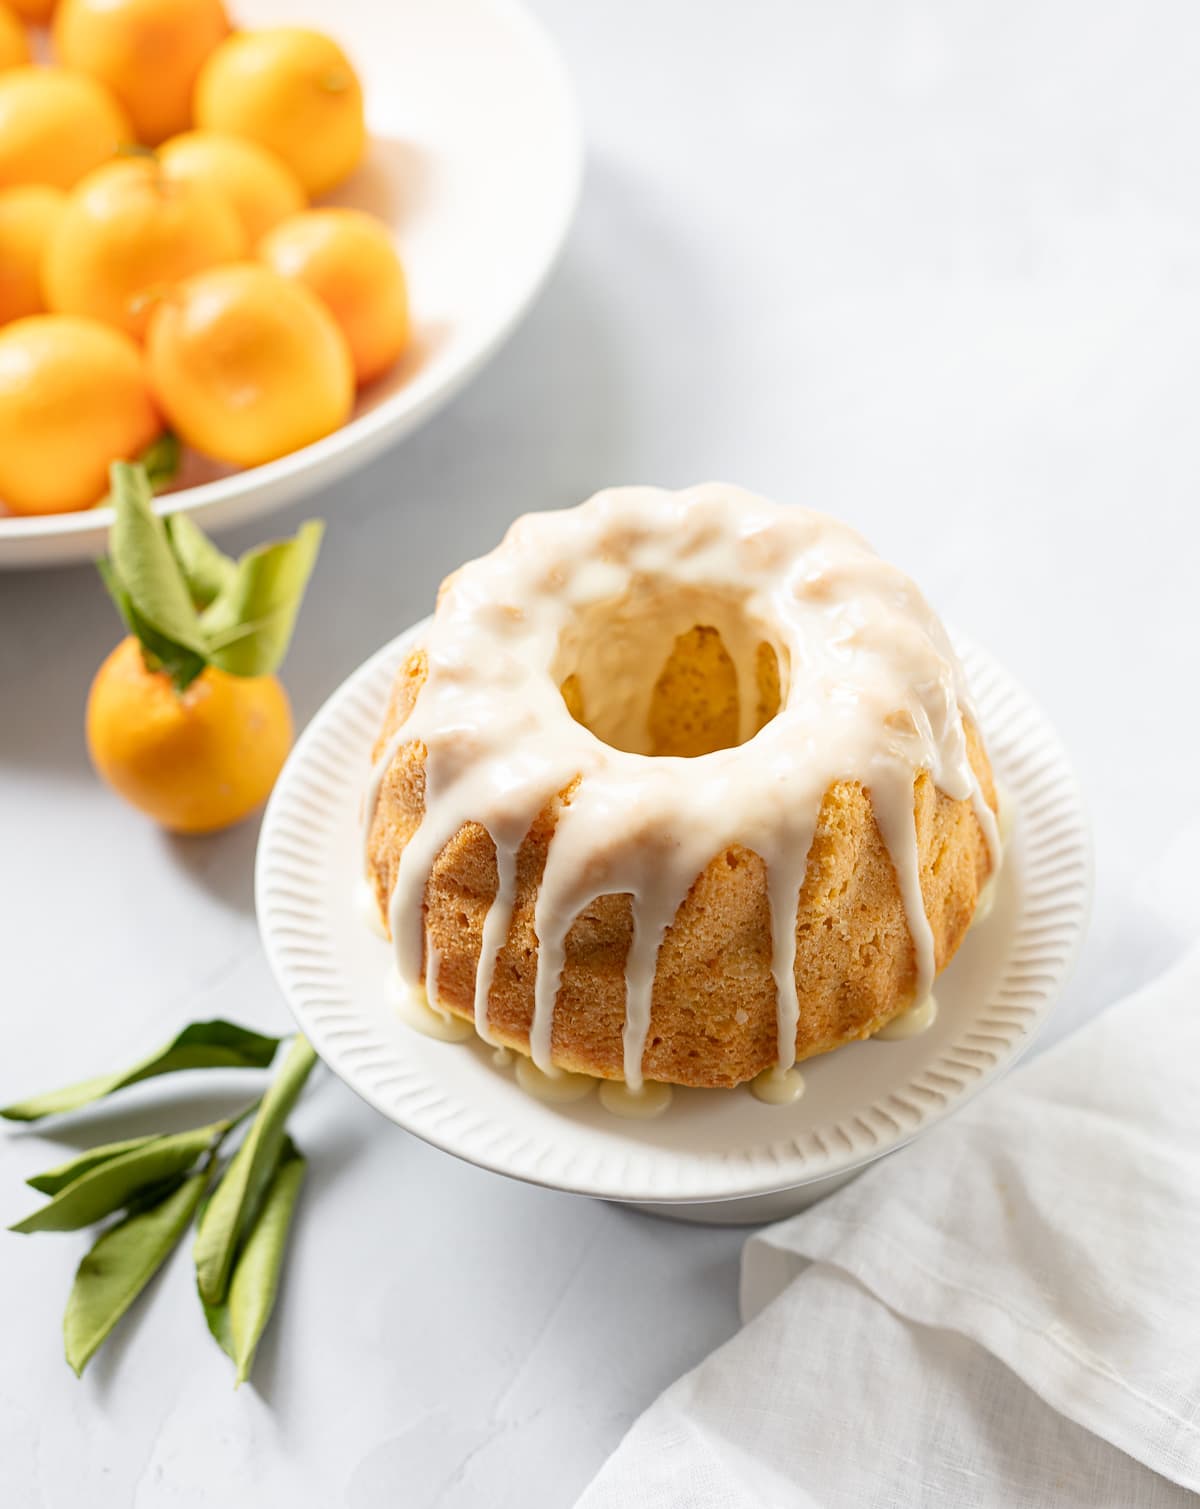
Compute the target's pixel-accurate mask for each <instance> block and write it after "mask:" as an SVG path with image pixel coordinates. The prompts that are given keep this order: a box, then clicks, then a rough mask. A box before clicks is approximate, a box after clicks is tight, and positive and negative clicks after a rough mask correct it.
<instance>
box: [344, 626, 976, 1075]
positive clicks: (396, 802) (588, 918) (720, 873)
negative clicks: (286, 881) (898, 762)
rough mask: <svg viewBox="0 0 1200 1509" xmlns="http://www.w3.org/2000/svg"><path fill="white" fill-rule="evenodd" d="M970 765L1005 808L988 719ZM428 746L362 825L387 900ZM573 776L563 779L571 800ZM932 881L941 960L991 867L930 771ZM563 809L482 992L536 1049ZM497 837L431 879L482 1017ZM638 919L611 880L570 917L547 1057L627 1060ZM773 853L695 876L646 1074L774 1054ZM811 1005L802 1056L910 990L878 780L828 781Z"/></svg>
mask: <svg viewBox="0 0 1200 1509" xmlns="http://www.w3.org/2000/svg"><path fill="white" fill-rule="evenodd" d="M425 676H426V663H425V657H424V654H423V652H421V651H416V652H415V653H414V654H412V655H410V656H409V657H408V659H407V660H406V661H405V663H404V665H403V666H402V667H401V669H400V671H399V673H398V675H397V678H396V683H395V687H394V690H393V694H392V700H391V704H390V706H389V709H388V714H387V719H386V722H385V726H384V729H383V732H382V734H381V736H380V739H379V742H378V744H377V746H376V751H375V753H376V758H379V757H380V755H381V754H382V753H383V751H384V749H385V748H386V747H387V744H388V741H389V739H390V738H391V736H392V735H393V734H394V733H395V732H396V730H397V729H399V728H400V727H402V726H403V724H404V722H405V720H406V719H407V717H408V715H409V713H410V712H411V710H412V708H413V706H414V704H415V702H416V699H417V696H418V694H419V692H420V689H421V686H422V684H423V682H424V679H425ZM965 729H966V736H967V744H968V750H969V755H970V760H971V765H972V767H973V769H974V771H975V773H976V775H977V777H978V779H979V782H980V786H981V788H982V790H983V794H984V797H985V799H986V800H987V802H988V805H989V806H990V807H991V808H992V810H993V811H995V809H996V792H995V787H994V785H993V781H992V774H991V769H990V766H989V763H988V759H987V754H986V752H985V750H984V748H983V744H982V741H981V739H980V738H979V735H978V733H977V731H976V730H975V729H974V727H973V726H972V725H971V724H970V722H969V721H968V722H967V723H966V725H965ZM424 761H425V749H424V746H423V745H422V744H420V743H419V742H414V743H408V744H402V745H401V746H400V747H399V749H398V750H397V752H396V754H395V756H394V758H393V760H392V762H391V764H390V766H389V768H388V769H387V771H386V772H385V773H384V776H383V779H382V782H381V785H380V788H379V792H378V798H377V802H376V806H375V811H374V816H373V819H372V821H371V825H370V830H369V833H368V843H367V854H368V868H369V873H370V876H371V880H372V883H373V885H374V888H375V894H376V898H377V900H378V902H379V906H380V909H381V911H382V912H383V913H384V915H386V912H387V899H388V897H389V896H390V894H391V890H392V887H393V885H394V883H395V878H396V871H397V866H398V864H399V859H400V855H401V853H402V851H403V849H404V846H405V844H406V843H407V842H408V841H409V839H410V838H411V836H412V834H413V833H414V832H415V831H416V828H417V827H418V825H419V824H420V821H421V816H422V813H423V810H424V800H425V769H424ZM570 799H571V789H570V788H568V789H567V790H566V791H564V792H562V793H560V796H559V801H560V802H569V801H570ZM913 804H914V812H915V817H916V827H917V838H918V848H919V855H920V871H921V889H922V893H923V896H924V901H925V910H926V914H927V916H928V919H929V923H930V927H931V929H932V933H933V940H934V952H935V961H936V966H937V969H938V970H939V971H940V970H942V969H943V968H944V967H945V965H946V964H947V963H949V961H950V959H951V958H952V957H953V955H954V952H955V950H956V949H957V948H958V946H959V944H960V943H961V941H962V938H963V936H964V934H965V933H966V930H967V927H968V926H969V924H970V921H971V918H972V916H973V915H974V911H975V905H976V901H977V899H978V896H979V892H980V890H981V888H982V886H983V884H984V882H985V881H986V880H987V878H988V875H989V873H990V870H991V858H990V855H989V851H988V845H987V841H986V838H985V836H984V833H983V830H982V828H981V827H980V824H979V821H978V819H977V818H976V816H975V813H974V811H973V810H972V806H971V803H970V802H969V801H957V800H954V799H953V798H951V797H949V796H947V795H946V794H945V793H944V792H941V791H938V790H937V789H936V788H935V787H934V784H933V782H932V780H931V779H930V777H929V776H928V775H927V774H925V773H920V774H918V776H917V778H916V780H915V783H914V791H913ZM554 825H555V810H554V809H553V808H550V809H547V810H544V811H543V812H542V813H541V814H539V816H538V818H537V819H536V821H535V822H534V824H533V826H532V828H531V830H530V831H529V833H528V835H527V836H526V839H525V841H524V843H523V844H522V846H521V849H520V851H519V854H518V858H517V884H516V900H515V905H514V908H513V915H512V922H511V926H510V928H509V933H508V938H507V940H506V942H505V944H504V946H503V948H502V949H501V951H500V954H499V956H498V959H497V963H496V969H495V975H494V978H493V981H492V987H491V992H490V995H489V1002H488V1027H489V1030H490V1032H491V1034H492V1035H493V1036H494V1037H495V1038H496V1039H497V1040H498V1041H499V1042H502V1043H504V1044H506V1045H507V1046H509V1047H512V1048H515V1049H517V1050H519V1051H520V1052H523V1053H528V1052H529V1029H530V1023H531V1021H532V1017H533V1001H534V978H535V975H536V970H537V946H538V945H537V937H536V935H535V932H534V925H533V918H534V906H535V903H536V899H537V891H538V885H539V882H540V878H541V874H542V869H543V866H544V865H545V861H546V854H547V850H548V847H549V844H550V841H551V839H552V837H553V832H554ZM497 884H498V879H497V866H496V850H495V846H494V844H493V842H492V840H491V838H490V836H489V835H488V833H487V832H486V830H485V829H483V828H482V827H480V826H479V825H478V824H476V823H467V824H465V825H464V826H463V827H462V828H460V829H459V831H458V832H457V833H456V834H455V835H454V837H453V838H452V839H451V840H450V842H449V843H448V844H447V845H446V846H445V848H444V849H443V850H442V852H441V854H440V855H439V856H438V858H437V860H436V862H435V864H434V866H433V870H432V873H431V875H430V877H429V881H428V883H427V885H426V888H425V901H424V906H425V926H426V929H427V932H428V936H429V937H430V938H431V939H432V941H433V944H434V947H435V948H436V950H437V952H438V954H439V955H440V971H439V981H438V993H439V1005H440V1006H442V1007H443V1008H445V1009H447V1010H449V1011H452V1012H453V1013H454V1014H455V1015H457V1016H461V1017H466V1018H468V1019H470V1018H473V1014H474V1013H473V1001H474V990H475V971H476V966H477V963H478V960H479V952H480V946H481V939H482V933H483V924H484V919H485V917H486V915H487V912H488V908H489V907H490V905H491V902H492V900H493V898H494V896H495V894H496V890H497ZM632 933H633V913H632V905H631V901H630V898H629V897H628V896H627V895H619V896H614V895H609V896H601V897H598V898H597V899H596V900H594V901H593V902H591V903H590V904H589V905H587V906H586V907H585V908H584V909H583V910H582V911H581V912H580V913H579V915H578V916H577V917H576V919H575V922H574V924H573V925H572V927H571V929H570V931H569V933H568V934H567V939H566V963H565V967H564V969H563V973H562V981H561V985H560V989H559V995H558V1001H557V1005H556V1007H555V1011H554V1018H553V1036H552V1040H551V1051H552V1057H553V1061H554V1062H555V1063H556V1064H558V1065H559V1066H561V1067H562V1068H565V1069H571V1070H577V1071H581V1072H583V1073H587V1074H593V1075H597V1076H600V1077H602V1078H605V1079H621V1078H623V1068H622V1041H621V1032H622V1026H623V1023H624V1020H625V958H626V954H627V952H628V949H629V945H630V941H631V938H632ZM771 959H772V947H771V927H770V908H769V902H768V897H767V886H766V867H765V865H764V863H763V861H762V860H761V859H760V858H759V856H758V855H757V854H755V853H753V852H751V851H750V850H749V849H745V848H741V847H738V846H734V847H731V848H728V849H726V850H724V851H723V852H722V853H719V854H716V855H714V856H713V858H712V860H711V861H710V862H709V864H708V865H707V866H706V868H705V869H704V870H703V872H702V873H701V874H700V875H698V876H697V878H696V880H695V883H694V884H693V886H692V888H691V890H690V891H689V893H688V895H687V897H686V898H685V900H684V902H683V904H682V905H681V906H680V908H679V910H678V912H677V913H676V916H675V921H674V924H673V925H672V926H671V927H670V928H669V929H668V931H667V934H666V937H665V939H664V941H663V944H662V947H661V949H660V951H659V955H658V969H657V974H656V977H655V982H654V992H653V1001H652V1010H651V1021H650V1032H649V1036H648V1038H647V1041H646V1050H645V1055H644V1058H643V1068H644V1072H645V1074H646V1077H647V1078H649V1079H657V1080H664V1081H667V1082H669V1083H673V1084H682V1085H697V1086H704V1087H728V1086H733V1085H737V1084H741V1083H743V1082H744V1081H746V1080H748V1079H751V1078H753V1077H754V1076H755V1075H756V1074H758V1073H760V1072H761V1071H762V1070H764V1069H767V1068H770V1067H771V1066H772V1065H773V1064H774V1063H775V1061H776V1052H777V1038H776V1033H777V1016H776V1003H775V982H774V979H773V977H772V974H771ZM795 971H796V986H797V990H798V993H799V997H800V1006H801V1009H800V1020H799V1025H798V1028H797V1033H796V1057H797V1058H798V1059H804V1058H809V1057H812V1056H813V1055H814V1054H818V1053H826V1052H829V1051H830V1050H831V1049H833V1048H837V1047H839V1046H840V1045H841V1044H843V1043H846V1042H850V1041H853V1040H854V1039H857V1038H865V1037H869V1036H870V1035H871V1034H872V1033H874V1032H876V1031H878V1030H879V1028H880V1027H882V1026H884V1025H885V1024H886V1023H887V1022H889V1021H890V1020H891V1019H892V1018H893V1017H895V1016H897V1015H898V1014H899V1013H900V1012H902V1011H904V1010H905V1009H906V1008H907V1007H908V1006H910V1005H911V1004H912V997H913V991H914V985H915V981H916V977H917V968H916V951H915V948H914V945H913V941H912V938H911V935H910V933H909V929H908V924H907V920H906V916H905V911H904V904H903V900H902V897H901V893H900V888H899V885H898V883H897V880H896V874H895V870H894V868H893V866H892V861H891V858H890V856H889V854H888V851H887V848H886V846H885V845H884V842H883V839H882V837H881V835H880V832H879V828H878V825H877V823H876V820H875V814H874V810H873V808H872V804H871V798H870V794H869V792H867V791H866V790H864V788H863V787H862V785H860V784H859V783H857V782H849V781H846V782H838V783H835V784H834V785H832V786H831V787H830V788H829V789H828V791H827V792H826V793H825V797H824V800H823V802H822V805H821V812H820V817H819V821H818V825H817V831H816V835H815V837H814V839H813V843H812V847H811V848H810V850H809V855H808V869H807V874H806V876H805V881H804V885H803V888H802V890H801V893H800V900H799V906H798V909H797V917H796V965H795Z"/></svg>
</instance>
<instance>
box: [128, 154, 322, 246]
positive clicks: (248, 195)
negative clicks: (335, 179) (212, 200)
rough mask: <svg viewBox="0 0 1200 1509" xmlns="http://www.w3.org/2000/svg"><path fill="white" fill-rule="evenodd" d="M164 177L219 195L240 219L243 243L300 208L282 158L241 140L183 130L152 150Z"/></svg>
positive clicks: (300, 197) (296, 183) (252, 242)
mask: <svg viewBox="0 0 1200 1509" xmlns="http://www.w3.org/2000/svg"><path fill="white" fill-rule="evenodd" d="M158 160H159V162H160V163H161V164H162V170H163V172H164V174H165V175H166V176H167V178H169V179H171V180H172V181H173V182H178V183H192V184H198V185H199V186H200V187H201V188H209V189H215V190H216V191H217V192H218V193H221V194H224V195H225V197H226V198H227V199H228V200H229V202H230V203H231V204H232V205H233V207H234V209H235V210H236V211H237V212H238V215H239V216H240V218H241V222H242V227H243V229H244V230H245V232H246V239H247V244H248V245H249V246H250V247H255V246H257V245H258V242H259V241H260V240H261V239H262V237H263V236H264V235H265V234H266V233H267V231H269V230H270V229H271V227H272V226H273V225H277V224H278V223H279V221H280V220H283V219H286V217H287V216H289V215H295V214H296V213H297V212H298V211H300V210H302V209H303V208H304V205H305V202H306V201H305V197H304V190H303V189H302V188H301V186H300V180H299V179H298V178H297V177H296V175H295V173H293V172H292V170H291V168H289V167H288V166H287V164H286V163H285V162H284V161H283V159H282V158H280V157H276V155H275V154H274V152H269V151H268V150H267V148H266V147H261V146H259V144H258V142H256V141H251V140H250V139H249V137H246V136H230V135H228V134H227V133H226V132H223V131H185V132H184V133H183V135H182V136H173V137H172V138H171V140H170V141H168V142H164V143H163V145H162V146H161V147H160V148H159V149H158Z"/></svg>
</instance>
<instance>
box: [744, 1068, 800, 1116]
mask: <svg viewBox="0 0 1200 1509" xmlns="http://www.w3.org/2000/svg"><path fill="white" fill-rule="evenodd" d="M750 1093H751V1095H753V1096H754V1098H755V1100H761V1101H762V1102H763V1104H764V1105H768V1106H790V1105H792V1104H794V1103H795V1102H796V1101H797V1100H799V1099H800V1097H801V1096H802V1095H803V1094H804V1076H803V1074H801V1073H800V1070H799V1069H796V1068H792V1069H780V1068H779V1067H778V1066H776V1067H775V1068H774V1069H764V1070H763V1071H762V1073H761V1074H756V1075H755V1076H754V1078H753V1079H752V1080H751V1081H750Z"/></svg>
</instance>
